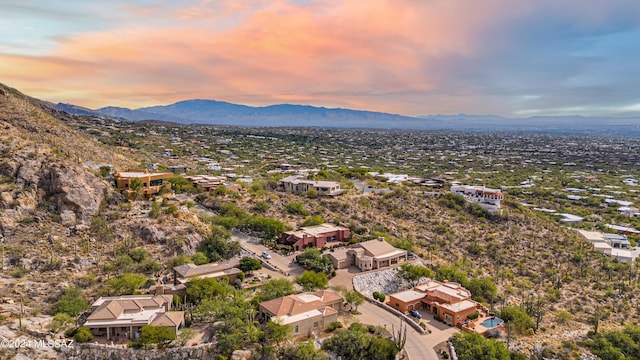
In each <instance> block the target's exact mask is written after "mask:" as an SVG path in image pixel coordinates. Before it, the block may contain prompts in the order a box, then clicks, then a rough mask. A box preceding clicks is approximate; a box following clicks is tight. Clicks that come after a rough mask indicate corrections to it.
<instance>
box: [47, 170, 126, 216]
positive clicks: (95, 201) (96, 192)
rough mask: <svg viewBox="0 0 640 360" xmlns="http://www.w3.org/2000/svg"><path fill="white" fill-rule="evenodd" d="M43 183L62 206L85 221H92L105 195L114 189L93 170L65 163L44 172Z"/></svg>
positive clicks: (57, 205)
mask: <svg viewBox="0 0 640 360" xmlns="http://www.w3.org/2000/svg"><path fill="white" fill-rule="evenodd" d="M41 185H42V188H43V189H44V190H45V191H46V193H47V194H49V195H50V196H53V197H54V198H55V203H56V208H57V209H58V210H60V211H65V210H70V211H73V212H74V213H75V215H76V217H77V219H78V220H80V221H82V222H89V221H90V220H91V218H92V217H93V216H94V215H95V214H96V213H97V212H98V209H99V207H100V203H101V202H102V199H103V198H104V197H105V196H106V195H107V194H108V193H109V192H112V191H113V190H112V188H111V186H110V185H109V184H108V183H107V182H106V181H103V180H101V179H100V178H98V177H97V176H96V175H94V174H93V173H91V172H88V171H85V170H83V169H79V168H75V167H71V166H64V165H53V166H51V167H49V168H48V169H47V171H46V172H44V173H43V176H42V178H41Z"/></svg>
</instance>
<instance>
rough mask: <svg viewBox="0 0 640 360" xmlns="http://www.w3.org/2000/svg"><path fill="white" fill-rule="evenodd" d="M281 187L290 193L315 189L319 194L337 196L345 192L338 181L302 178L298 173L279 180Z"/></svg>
mask: <svg viewBox="0 0 640 360" xmlns="http://www.w3.org/2000/svg"><path fill="white" fill-rule="evenodd" d="M278 186H279V187H280V189H282V190H283V191H286V192H290V193H296V194H305V193H307V192H309V190H312V189H313V190H315V191H317V192H318V195H326V196H336V195H340V194H342V193H343V192H344V190H342V189H340V183H339V182H337V181H315V180H306V179H300V178H299V176H298V175H293V176H288V177H286V178H283V179H281V180H280V181H278Z"/></svg>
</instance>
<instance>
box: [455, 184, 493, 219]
mask: <svg viewBox="0 0 640 360" xmlns="http://www.w3.org/2000/svg"><path fill="white" fill-rule="evenodd" d="M451 192H452V193H454V194H457V195H462V196H463V197H464V198H465V199H466V200H467V201H469V202H473V203H477V204H478V205H480V207H482V208H484V209H486V210H487V211H488V212H489V213H491V214H495V213H500V202H501V201H502V200H503V199H504V195H503V194H502V192H501V191H500V190H497V189H489V188H487V187H484V186H471V185H452V186H451Z"/></svg>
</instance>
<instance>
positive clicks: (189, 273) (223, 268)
mask: <svg viewBox="0 0 640 360" xmlns="http://www.w3.org/2000/svg"><path fill="white" fill-rule="evenodd" d="M239 265H240V260H238V259H237V258H233V259H230V260H227V261H220V262H217V263H210V264H204V265H195V264H184V265H180V266H176V267H174V268H173V279H174V280H173V282H174V284H175V285H177V284H184V283H186V282H188V281H189V280H191V279H194V278H214V279H218V280H220V279H222V278H223V277H227V278H228V279H229V283H230V284H231V283H233V282H234V281H235V280H236V279H237V278H238V274H240V273H241V272H242V270H240V269H238V266H239Z"/></svg>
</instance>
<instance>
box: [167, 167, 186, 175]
mask: <svg viewBox="0 0 640 360" xmlns="http://www.w3.org/2000/svg"><path fill="white" fill-rule="evenodd" d="M167 170H169V171H171V172H172V173H176V174H182V173H186V172H187V170H189V168H188V167H187V166H186V165H173V166H167Z"/></svg>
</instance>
